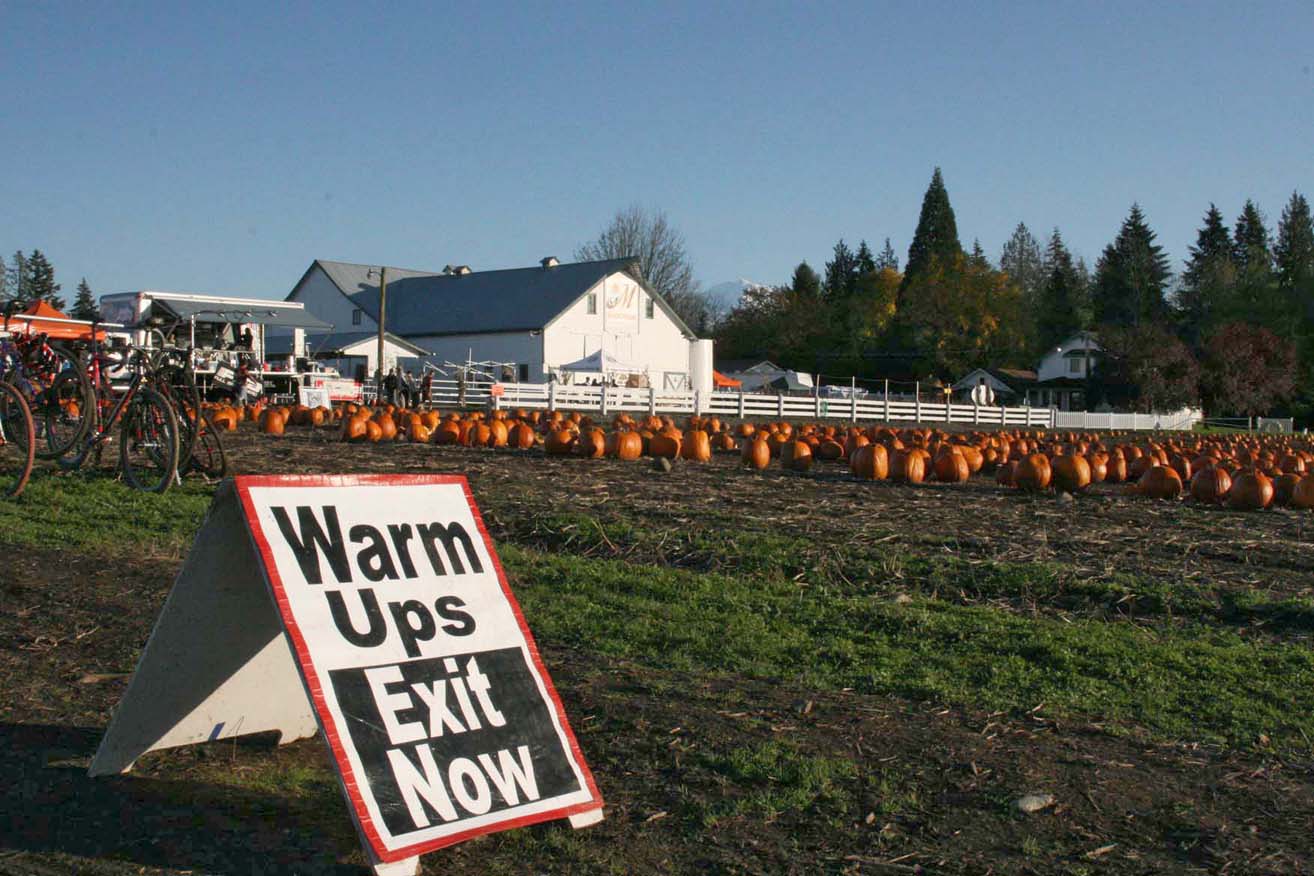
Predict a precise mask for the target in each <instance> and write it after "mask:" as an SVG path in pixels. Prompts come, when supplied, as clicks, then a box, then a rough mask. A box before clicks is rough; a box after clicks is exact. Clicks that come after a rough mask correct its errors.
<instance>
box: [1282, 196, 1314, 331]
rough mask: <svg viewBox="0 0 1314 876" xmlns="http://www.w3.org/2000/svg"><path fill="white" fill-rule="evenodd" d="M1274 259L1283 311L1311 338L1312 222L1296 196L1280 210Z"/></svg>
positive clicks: (1313, 308)
mask: <svg viewBox="0 0 1314 876" xmlns="http://www.w3.org/2000/svg"><path fill="white" fill-rule="evenodd" d="M1273 255H1274V257H1275V260H1276V262H1277V275H1278V286H1279V288H1281V290H1282V294H1283V298H1284V302H1283V303H1284V305H1285V309H1286V310H1287V312H1288V313H1290V314H1291V315H1292V316H1293V317H1294V318H1295V319H1298V320H1300V321H1301V323H1302V324H1303V326H1302V327H1303V328H1304V329H1305V331H1304V332H1303V333H1304V334H1307V335H1312V336H1314V331H1310V329H1314V220H1311V217H1310V209H1309V201H1306V200H1305V196H1304V195H1302V194H1300V193H1299V192H1292V193H1291V200H1290V201H1288V202H1287V206H1286V207H1285V208H1284V209H1283V210H1282V219H1281V221H1280V222H1278V231H1277V243H1276V244H1275V245H1274V247H1273Z"/></svg>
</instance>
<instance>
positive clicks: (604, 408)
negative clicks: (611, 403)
mask: <svg viewBox="0 0 1314 876" xmlns="http://www.w3.org/2000/svg"><path fill="white" fill-rule="evenodd" d="M600 410H601V412H602V416H604V417H605V416H607V384H605V383H604V384H602V406H601V408H600Z"/></svg>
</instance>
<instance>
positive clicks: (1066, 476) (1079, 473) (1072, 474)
mask: <svg viewBox="0 0 1314 876" xmlns="http://www.w3.org/2000/svg"><path fill="white" fill-rule="evenodd" d="M1050 468H1051V469H1052V478H1053V481H1054V486H1055V488H1056V489H1059V490H1062V491H1063V492H1065V493H1076V492H1078V491H1080V490H1084V489H1086V488H1087V487H1089V486H1090V483H1091V471H1090V463H1089V462H1087V461H1086V457H1084V456H1076V455H1075V454H1074V455H1072V456H1060V457H1058V458H1057V459H1055V460H1054V461H1053V463H1051V464H1050Z"/></svg>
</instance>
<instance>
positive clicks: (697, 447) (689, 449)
mask: <svg viewBox="0 0 1314 876" xmlns="http://www.w3.org/2000/svg"><path fill="white" fill-rule="evenodd" d="M680 458H681V459H687V460H689V461H690V462H711V461H712V439H711V436H710V435H708V434H707V432H705V431H704V430H702V429H695V430H694V431H692V432H689V433H688V434H687V435H685V437H684V443H683V444H681V445H680Z"/></svg>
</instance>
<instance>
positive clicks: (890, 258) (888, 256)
mask: <svg viewBox="0 0 1314 876" xmlns="http://www.w3.org/2000/svg"><path fill="white" fill-rule="evenodd" d="M886 268H889V269H890V270H891V271H897V270H899V257H898V256H897V255H895V254H894V247H892V246H890V239H889V238H888V237H887V238H885V248H884V249H882V250H881V254H880V255H878V256H877V257H876V270H878V271H883V270H885V269H886Z"/></svg>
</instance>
